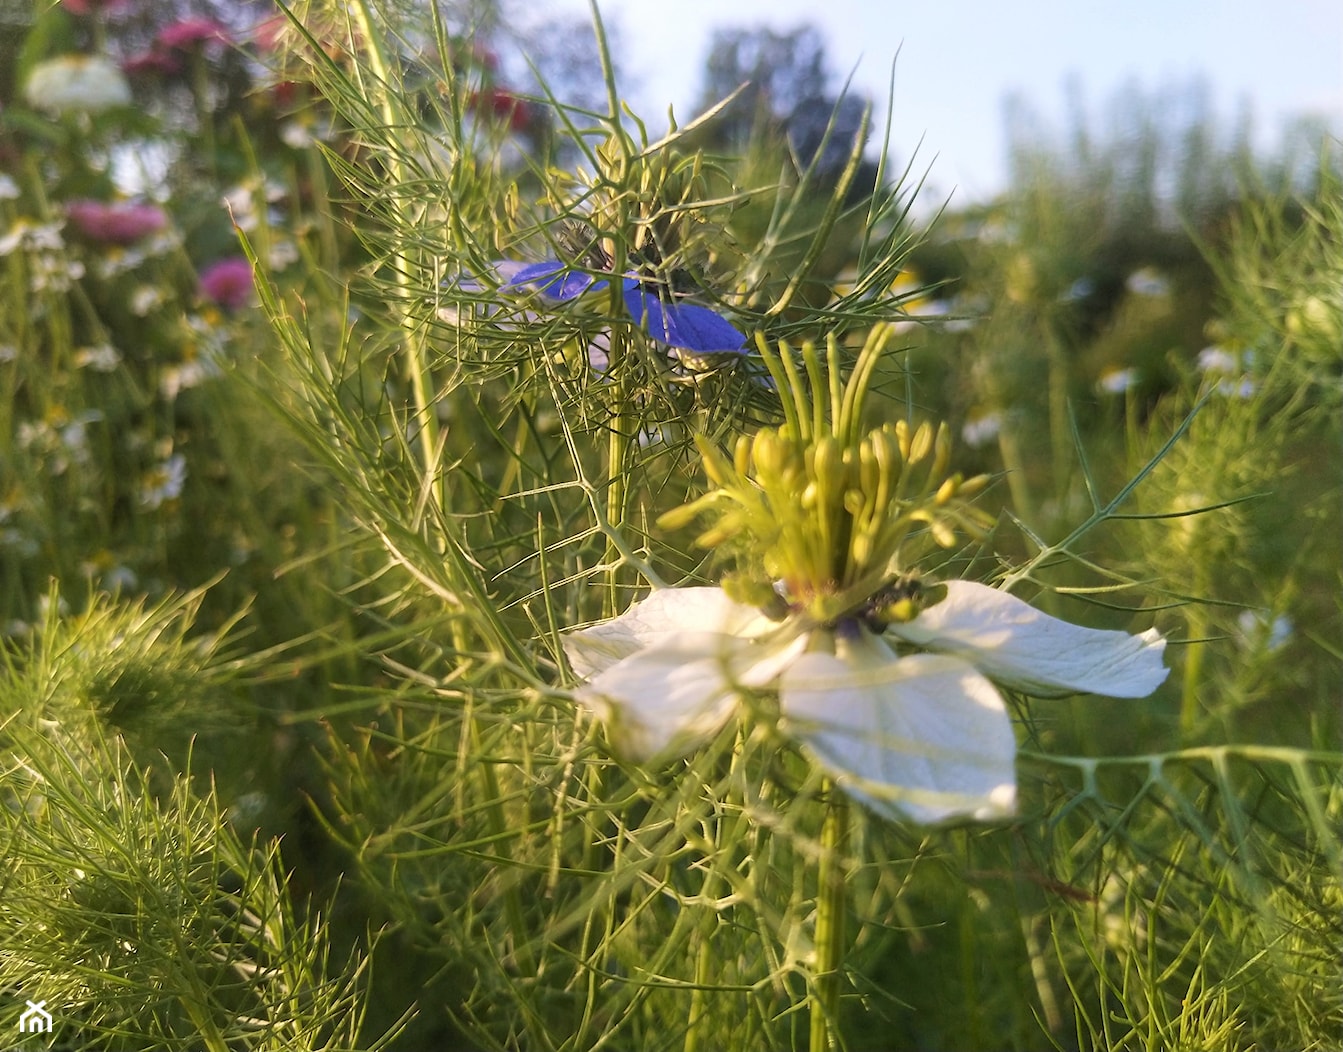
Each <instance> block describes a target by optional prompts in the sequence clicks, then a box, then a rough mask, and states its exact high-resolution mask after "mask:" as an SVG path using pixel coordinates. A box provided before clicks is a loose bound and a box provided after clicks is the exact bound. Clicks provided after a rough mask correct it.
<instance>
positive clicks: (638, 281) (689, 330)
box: [504, 254, 747, 355]
mask: <svg viewBox="0 0 1343 1052" xmlns="http://www.w3.org/2000/svg"><path fill="white" fill-rule="evenodd" d="M598 262H599V263H600V265H602V269H603V270H606V269H608V267H610V263H611V261H610V257H606V255H604V254H603V255H602V258H600V259H599V261H598ZM612 277H614V275H612ZM615 279H616V281H618V282H619V286H620V298H622V300H623V301H624V309H626V310H627V312H629V313H630V317H631V318H633V320H634V321H635V322H637V324H638V325H639V326H641V328H642V329H643V331H645V332H647V333H649V336H651V337H653V339H654V340H657V341H658V343H661V344H666V345H667V347H670V348H674V349H676V351H688V352H690V353H692V355H740V353H741V352H744V351H745V344H747V341H745V336H743V335H741V333H740V332H739V331H737V329H736V328H735V326H733V325H732V324H731V322H729V321H727V320H725V318H724V317H723V316H721V314H719V313H716V312H713V310H710V309H709V308H706V306H698V305H697V304H692V302H686V300H685V296H686V294H685V293H684V292H680V290H673V289H672V288H670V286H672V285H673V282H672V281H670V279H666V278H658V277H654V275H650V274H647V273H641V271H638V270H631V271H629V273H626V274H623V275H620V277H618V278H615ZM504 288H506V289H520V288H532V289H536V290H537V292H540V294H541V296H543V297H545V298H547V300H551V301H555V302H563V301H567V300H576V298H577V297H580V296H587V294H594V293H600V292H602V290H604V289H607V288H608V282H607V279H606V278H598V277H594V275H592V274H590V273H587V271H583V270H576V269H575V267H573V265H571V263H565V262H560V261H557V259H547V261H543V262H539V263H528V265H525V266H521V267H518V269H516V270H513V273H512V275H510V277H509V278H508V281H506V282H505V286H504Z"/></svg>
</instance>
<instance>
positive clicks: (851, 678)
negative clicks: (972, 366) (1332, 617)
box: [563, 329, 1166, 822]
mask: <svg viewBox="0 0 1343 1052" xmlns="http://www.w3.org/2000/svg"><path fill="white" fill-rule="evenodd" d="M890 331H891V330H890V329H885V330H878V331H875V332H874V334H873V335H872V336H870V337H869V339H868V341H867V343H866V344H865V345H864V346H863V349H862V350H861V351H860V352H859V355H858V359H857V361H856V362H855V364H854V365H853V367H852V369H851V371H850V374H849V377H848V379H847V381H846V383H845V385H844V388H843V390H841V389H840V387H839V384H838V382H837V378H838V377H839V375H840V374H841V372H842V371H843V367H842V363H841V352H840V346H839V342H838V340H835V339H831V340H829V341H828V342H827V345H826V359H825V364H824V366H822V363H821V360H820V355H819V354H818V352H817V350H816V348H815V347H814V345H811V344H804V345H803V346H802V349H801V357H802V367H803V369H805V371H806V373H807V374H808V375H810V376H812V377H817V378H820V377H821V376H822V369H823V368H824V370H825V371H826V372H828V373H829V375H830V376H831V377H834V378H836V382H835V383H834V384H833V386H831V385H827V384H826V383H825V382H824V380H820V379H818V380H817V381H815V383H814V387H815V388H816V389H819V390H820V391H824V392H826V393H827V395H828V397H825V396H823V401H821V402H820V403H819V404H817V403H816V402H813V401H812V398H811V395H810V392H809V391H808V390H807V388H806V387H804V386H803V385H802V384H801V383H795V382H794V381H796V380H797V377H798V375H799V374H800V373H801V372H802V369H799V368H798V367H797V366H796V365H795V364H794V363H793V362H792V361H791V360H790V359H788V358H784V357H782V355H781V356H780V357H778V358H775V357H774V356H773V353H772V352H771V351H770V349H769V348H768V346H767V345H765V344H763V343H762V344H760V349H761V354H762V356H763V358H764V360H765V364H766V366H767V368H768V369H769V371H770V375H771V377H772V378H773V379H774V380H775V381H776V382H777V383H778V387H779V389H780V391H781V392H783V394H784V397H783V409H784V415H785V420H784V422H783V423H782V424H781V425H780V426H778V427H774V428H761V429H760V430H759V431H757V432H756V433H755V434H754V435H751V436H745V435H743V436H740V437H739V438H738V439H737V440H736V443H735V444H734V447H733V449H732V450H731V454H730V455H729V454H728V453H726V452H724V451H722V450H720V449H718V448H717V447H716V446H715V445H714V444H713V443H712V442H711V441H710V440H709V439H707V438H704V437H703V436H697V437H696V442H697V444H698V446H699V449H700V453H701V455H702V457H703V461H704V473H705V476H706V477H707V478H708V480H709V482H710V483H711V487H710V488H709V490H708V491H707V492H706V493H705V494H704V495H703V496H701V497H699V498H697V499H695V500H693V501H691V502H690V503H688V504H685V505H682V506H681V507H679V508H674V509H672V510H671V511H669V512H666V513H665V514H663V515H662V516H660V517H659V519H658V524H659V526H660V527H661V528H663V529H678V528H682V527H684V526H687V525H689V524H690V523H691V522H694V521H696V520H703V519H708V520H709V528H708V529H707V530H705V531H704V532H703V533H701V534H700V535H699V537H697V538H696V540H695V543H696V544H697V545H699V546H700V547H703V548H710V549H719V550H727V551H728V552H729V553H734V554H735V556H736V558H737V560H738V566H739V569H738V570H737V571H735V572H733V573H731V574H729V575H728V576H726V577H725V578H724V581H723V585H722V587H721V588H678V589H664V590H661V591H655V592H654V593H653V594H652V595H650V596H649V597H648V598H647V599H644V600H643V601H642V602H638V603H635V604H634V605H633V606H632V607H631V608H630V609H629V610H627V611H626V612H625V613H623V614H622V615H620V616H619V617H617V618H614V619H613V620H610V621H606V622H603V623H601V624H596V625H593V626H591V627H589V628H585V629H580V630H577V631H571V632H568V633H566V634H565V636H564V639H563V644H564V650H565V653H566V654H567V656H568V658H569V664H570V665H571V666H572V668H573V670H574V672H575V673H576V674H577V675H578V676H579V678H581V679H583V680H585V681H586V682H585V683H584V684H583V685H582V686H581V687H580V688H579V690H578V691H577V693H576V698H577V700H578V701H579V702H580V703H581V704H583V705H585V706H587V707H588V708H590V709H591V710H593V711H594V712H595V713H596V714H597V715H598V716H599V717H601V718H602V719H604V720H605V721H606V722H607V724H608V727H609V732H610V738H611V742H612V744H613V746H614V747H615V749H616V750H617V751H620V752H622V753H624V754H626V755H628V756H630V757H631V758H633V759H638V760H648V759H668V758H671V757H675V756H680V755H684V754H685V753H687V752H688V751H690V750H692V749H694V748H695V747H696V746H697V745H699V744H700V743H702V742H704V741H705V740H707V739H709V738H711V737H713V736H714V735H715V734H716V733H717V732H718V731H719V730H720V728H722V727H723V726H724V725H725V724H727V723H728V722H729V721H730V720H731V719H732V718H733V717H734V715H735V714H738V713H740V714H741V716H742V717H743V718H744V720H745V721H746V723H747V724H748V725H751V726H755V727H761V728H765V729H768V728H771V727H774V726H777V728H778V730H779V731H780V732H781V733H783V734H785V735H787V736H788V737H791V738H792V739H794V740H795V741H796V742H797V743H798V744H799V746H800V747H801V749H802V751H803V752H804V753H805V754H807V755H808V756H809V757H810V758H811V759H812V760H813V761H814V762H815V763H816V764H817V765H818V766H819V767H820V768H821V769H822V770H823V771H824V772H825V773H826V775H827V776H828V777H829V778H830V779H831V780H833V781H834V783H835V784H836V785H838V786H840V787H841V788H843V789H844V790H846V791H847V792H848V793H849V794H850V795H851V796H853V797H854V798H856V799H858V800H860V801H862V802H863V803H865V804H866V805H867V806H869V807H870V808H871V809H872V810H873V811H875V812H876V813H878V814H880V815H882V816H883V817H886V818H890V819H912V820H914V821H916V822H939V821H942V820H944V819H948V818H953V817H956V816H970V817H973V818H978V819H989V818H997V817H1002V816H1004V815H1009V814H1011V813H1012V811H1013V809H1014V807H1015V806H1016V774H1015V770H1014V766H1015V763H1014V761H1015V757H1016V738H1015V735H1014V734H1013V730H1012V722H1011V719H1010V718H1009V717H1008V713H1007V707H1006V704H1005V703H1004V701H1003V698H1002V695H1001V694H1000V693H999V691H998V686H996V685H995V684H1000V685H1001V686H1003V687H1007V688H1009V689H1011V690H1015V691H1020V692H1022V693H1027V694H1037V695H1045V696H1059V695H1063V694H1071V693H1077V692H1094V693H1098V694H1109V695H1112V696H1114V697H1123V698H1133V697H1142V696H1143V695H1146V694H1149V693H1151V692H1152V691H1153V690H1155V689H1156V687H1157V686H1158V685H1159V684H1160V683H1161V682H1162V681H1163V680H1164V679H1165V678H1166V668H1165V666H1164V665H1163V663H1162V655H1163V651H1164V650H1165V645H1166V644H1165V640H1164V639H1162V638H1161V636H1160V634H1159V633H1157V632H1156V631H1155V630H1154V629H1149V630H1148V631H1147V632H1144V633H1143V634H1142V635H1138V636H1132V635H1129V634H1128V633H1126V632H1115V631H1099V630H1095V629H1089V628H1082V627H1079V626H1077V625H1071V624H1068V623H1067V622H1064V621H1059V620H1057V619H1055V618H1052V617H1048V616H1046V615H1045V614H1042V613H1040V612H1039V611H1038V610H1036V609H1035V608H1034V607H1032V606H1030V605H1029V604H1028V603H1025V602H1023V601H1022V600H1020V599H1016V598H1014V597H1012V596H1010V595H1008V594H1007V593H1005V592H1002V591H999V590H997V589H993V588H989V587H988V586H986V585H982V584H975V583H973V582H968V581H951V582H949V583H947V584H943V585H935V586H928V585H925V584H924V583H923V582H921V581H920V580H919V577H918V575H917V574H915V573H911V572H910V568H912V567H916V566H918V565H919V562H920V561H921V559H922V557H923V556H924V555H925V554H927V553H928V552H929V551H931V550H932V549H934V548H941V549H948V548H952V547H954V546H955V545H956V544H957V543H958V541H957V537H958V534H971V535H974V534H976V533H979V532H980V531H982V530H983V529H984V528H985V516H984V513H983V512H982V511H980V510H979V509H977V508H976V507H975V506H974V504H973V501H974V499H975V497H976V495H977V494H978V493H979V492H981V491H982V489H983V488H984V486H985V485H987V484H988V482H989V479H988V477H987V476H976V477H975V478H970V479H966V478H964V477H963V476H961V475H960V474H959V473H948V469H949V467H950V456H951V445H950V443H951V439H950V431H949V429H948V428H947V426H946V425H945V424H943V425H941V426H939V427H937V428H934V427H933V426H932V425H931V424H930V423H927V422H925V423H922V424H919V425H918V426H912V425H911V424H910V422H909V421H907V420H897V421H895V422H893V423H892V422H887V423H884V424H882V425H881V426H879V427H876V428H873V429H870V430H865V429H864V426H863V415H864V407H863V402H864V398H865V395H866V389H867V388H866V385H867V381H868V379H869V378H870V377H871V376H872V375H873V372H874V369H875V366H876V363H877V361H878V359H879V357H880V355H881V353H882V349H883V347H884V346H885V343H886V340H887V338H888V337H889V335H890ZM783 353H790V352H789V350H788V349H787V348H784V349H783ZM827 388H829V389H828V390H827Z"/></svg>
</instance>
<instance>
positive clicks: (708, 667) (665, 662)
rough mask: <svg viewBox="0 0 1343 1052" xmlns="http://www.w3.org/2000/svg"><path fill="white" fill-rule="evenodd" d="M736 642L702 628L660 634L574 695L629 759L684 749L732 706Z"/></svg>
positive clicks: (715, 726)
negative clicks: (663, 636) (659, 638)
mask: <svg viewBox="0 0 1343 1052" xmlns="http://www.w3.org/2000/svg"><path fill="white" fill-rule="evenodd" d="M736 645H741V646H746V645H749V644H746V643H743V642H742V641H740V640H736V639H734V638H733V637H731V636H724V635H721V634H719V633H708V632H696V633H684V634H681V635H679V636H677V637H674V638H668V639H664V640H662V641H661V642H658V643H655V644H654V645H653V646H650V647H645V648H643V649H641V650H638V651H636V652H635V653H634V654H632V655H631V656H629V657H627V658H625V659H624V660H623V661H618V662H616V663H615V664H614V665H612V666H611V667H610V668H608V669H606V670H605V671H603V672H601V673H599V674H598V675H597V676H596V677H594V678H593V679H592V681H591V682H590V683H588V684H587V685H586V686H584V687H583V688H582V689H581V690H579V691H578V693H577V695H576V697H577V698H578V700H579V701H580V702H581V703H583V704H584V705H587V706H588V707H589V708H591V709H592V710H593V711H594V712H595V713H596V714H597V716H598V717H599V718H600V719H601V720H603V722H605V723H606V725H607V731H608V733H609V734H610V736H611V742H612V744H613V745H614V746H615V748H616V750H617V751H618V752H620V753H621V754H623V755H625V756H629V757H630V758H631V759H635V760H647V759H650V758H652V757H654V756H669V755H683V754H684V753H686V752H689V751H690V750H691V749H692V748H694V746H695V745H697V744H699V743H700V742H702V741H704V740H705V739H707V738H710V737H712V736H713V734H714V732H715V731H717V730H718V728H719V727H721V726H722V725H723V724H724V723H725V722H726V721H727V718H728V716H729V715H731V713H732V710H733V707H734V705H735V703H736V691H735V690H734V689H733V685H732V684H733V677H732V675H731V668H730V666H731V664H732V663H733V662H732V655H731V648H732V647H733V646H736Z"/></svg>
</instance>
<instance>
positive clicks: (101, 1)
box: [61, 0, 127, 15]
mask: <svg viewBox="0 0 1343 1052" xmlns="http://www.w3.org/2000/svg"><path fill="white" fill-rule="evenodd" d="M61 3H62V4H64V5H65V9H66V10H67V11H69V12H70V13H71V14H72V15H91V14H95V13H97V12H98V11H116V10H117V9H118V8H122V7H125V6H126V3H127V0H61Z"/></svg>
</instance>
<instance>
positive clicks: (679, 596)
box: [562, 588, 775, 679]
mask: <svg viewBox="0 0 1343 1052" xmlns="http://www.w3.org/2000/svg"><path fill="white" fill-rule="evenodd" d="M773 627H775V626H774V625H773V623H772V622H770V621H769V620H767V619H766V618H765V617H763V616H761V614H760V612H759V611H758V610H756V609H754V608H753V607H749V606H743V605H741V604H740V603H735V602H733V601H732V600H731V599H729V598H728V597H727V594H726V593H725V592H724V591H723V590H722V589H721V588H662V589H659V590H657V591H655V592H653V593H651V594H650V595H649V596H648V598H646V599H643V600H640V601H639V602H637V603H635V604H633V605H632V606H631V607H630V608H629V609H628V610H626V611H625V612H624V613H623V614H621V615H620V616H619V617H616V618H612V619H611V620H610V621H603V622H601V623H600V624H596V625H592V626H591V627H589V628H581V629H575V630H573V631H571V632H566V633H565V634H564V638H563V640H562V642H563V644H564V653H565V655H566V656H567V657H568V658H569V664H570V666H572V668H573V670H574V673H575V674H576V675H578V676H580V677H581V678H583V679H589V678H591V677H592V676H594V675H596V674H597V673H599V672H602V671H603V670H605V669H608V668H610V667H611V666H612V665H614V664H615V663H616V662H617V661H621V660H623V659H625V658H627V657H629V656H630V655H631V654H634V653H635V652H636V651H639V650H642V649H643V648H645V647H650V646H653V645H655V644H657V643H661V642H663V641H664V640H667V639H670V638H674V637H676V636H678V635H680V634H681V633H684V632H721V633H723V634H725V635H730V636H755V635H760V634H763V633H764V632H767V631H769V630H770V629H771V628H773Z"/></svg>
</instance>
